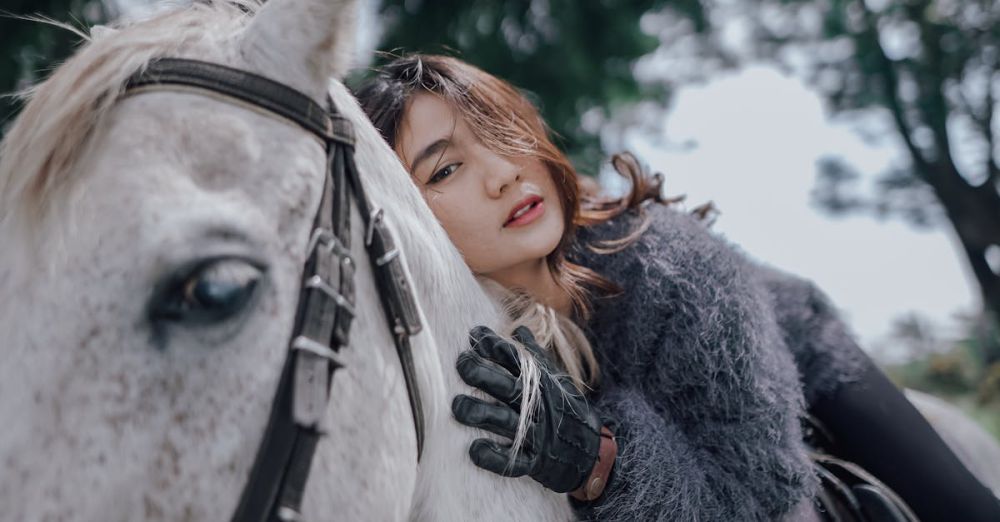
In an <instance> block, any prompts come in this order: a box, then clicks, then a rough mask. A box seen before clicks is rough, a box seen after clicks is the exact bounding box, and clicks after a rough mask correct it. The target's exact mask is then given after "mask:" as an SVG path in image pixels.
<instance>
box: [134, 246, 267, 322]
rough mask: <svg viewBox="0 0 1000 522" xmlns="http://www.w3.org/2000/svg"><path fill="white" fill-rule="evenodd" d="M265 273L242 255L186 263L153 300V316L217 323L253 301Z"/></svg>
mask: <svg viewBox="0 0 1000 522" xmlns="http://www.w3.org/2000/svg"><path fill="white" fill-rule="evenodd" d="M263 276H264V271H263V269H261V268H260V267H259V266H257V265H256V264H254V263H251V262H249V261H247V260H245V259H241V258H232V257H229V258H216V259H210V260H204V261H201V262H199V263H196V264H195V265H194V266H189V267H186V268H184V269H182V270H180V271H178V272H177V273H175V274H174V275H173V276H171V277H170V278H169V279H170V281H169V282H168V283H166V284H165V285H162V290H161V291H160V292H157V295H155V296H154V298H153V301H152V303H151V305H152V306H151V313H150V315H151V317H152V318H153V319H154V320H159V321H169V322H192V323H217V322H221V321H224V320H226V319H229V318H231V317H233V316H235V315H237V314H238V313H239V312H241V311H242V310H243V309H244V308H246V306H247V304H248V303H249V302H250V300H251V298H252V297H253V295H254V291H255V290H256V289H257V286H258V283H260V280H261V279H262V278H263Z"/></svg>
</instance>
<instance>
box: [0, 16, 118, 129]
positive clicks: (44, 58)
mask: <svg viewBox="0 0 1000 522" xmlns="http://www.w3.org/2000/svg"><path fill="white" fill-rule="evenodd" d="M0 14H2V15H3V16H0V94H10V93H13V92H16V91H19V90H21V89H23V88H25V87H28V86H30V85H32V84H34V83H36V82H37V81H39V80H40V79H42V78H44V76H45V74H46V71H48V70H51V69H52V68H53V67H54V65H55V64H57V63H59V62H60V61H62V60H63V59H65V58H66V57H67V56H69V55H70V54H72V52H73V48H74V47H75V45H76V44H77V43H78V42H79V40H80V38H79V36H77V35H75V34H73V33H72V32H70V31H67V30H66V29H63V28H61V27H55V26H53V25H49V24H43V23H39V22H35V21H30V20H24V19H22V18H18V17H24V16H29V15H41V16H46V17H48V18H51V19H53V20H56V21H59V22H64V23H69V24H72V25H77V26H89V25H93V24H96V23H100V22H102V21H104V20H107V19H108V17H109V14H110V13H109V12H108V9H107V8H106V7H105V4H103V3H101V2H100V1H96V0H5V1H4V4H3V7H2V10H0ZM19 108H20V107H19V104H18V102H17V100H15V99H14V98H12V97H9V96H4V97H2V98H0V135H2V133H3V130H4V128H5V127H6V126H7V124H9V122H10V121H11V120H12V119H13V117H14V116H15V115H16V114H17V111H18V109H19Z"/></svg>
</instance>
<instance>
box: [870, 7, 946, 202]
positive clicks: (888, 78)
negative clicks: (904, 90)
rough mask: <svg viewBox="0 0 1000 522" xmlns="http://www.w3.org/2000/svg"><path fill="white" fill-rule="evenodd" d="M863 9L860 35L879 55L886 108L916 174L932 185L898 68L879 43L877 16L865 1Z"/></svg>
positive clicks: (928, 162) (928, 166) (928, 167)
mask: <svg viewBox="0 0 1000 522" xmlns="http://www.w3.org/2000/svg"><path fill="white" fill-rule="evenodd" d="M858 5H860V6H861V9H862V10H863V12H864V20H865V24H866V26H867V27H866V28H865V29H864V31H863V32H862V33H861V34H860V35H859V37H860V38H865V37H867V38H869V39H870V40H871V44H872V47H873V48H874V49H875V51H876V52H877V53H878V59H879V62H880V64H881V67H880V68H879V71H880V72H879V77H880V78H881V80H882V89H883V90H884V91H885V98H886V99H885V101H886V106H888V108H889V112H890V113H891V114H892V119H893V122H894V123H895V125H896V130H897V131H899V135H900V136H901V137H902V138H903V144H904V145H905V146H906V150H907V151H908V152H909V153H910V157H911V158H912V159H913V163H914V166H915V167H916V168H915V169H914V174H915V175H916V176H917V177H918V178H920V179H922V180H923V181H925V182H927V183H931V180H930V177H929V173H930V171H931V164H930V161H928V160H927V158H926V157H925V156H924V154H923V152H921V150H920V148H919V147H917V145H916V144H915V143H914V142H913V138H912V136H911V132H912V129H910V125H909V123H907V122H906V115H905V111H904V109H903V105H902V103H901V102H900V100H899V78H898V77H897V76H896V68H895V64H894V62H893V61H892V60H891V59H890V58H889V56H888V55H887V54H886V53H885V49H884V48H883V47H882V42H880V41H879V34H878V21H877V20H876V19H875V14H874V13H873V12H872V11H871V9H869V8H868V6H867V5H866V3H865V2H864V1H863V0H860V1H859V2H858Z"/></svg>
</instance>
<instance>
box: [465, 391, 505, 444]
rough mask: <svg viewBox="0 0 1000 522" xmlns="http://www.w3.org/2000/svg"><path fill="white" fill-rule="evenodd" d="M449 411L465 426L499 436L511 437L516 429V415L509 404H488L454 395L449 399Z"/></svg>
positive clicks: (473, 398)
mask: <svg viewBox="0 0 1000 522" xmlns="http://www.w3.org/2000/svg"><path fill="white" fill-rule="evenodd" d="M451 413H452V414H453V415H454V416H455V420H457V421H458V422H461V423H462V424H465V425H466V426H471V427H473V428H481V429H484V430H486V431H489V432H491V433H495V434H497V435H500V436H501V437H507V438H509V439H513V438H514V432H515V431H516V430H517V421H518V415H517V413H515V412H514V410H512V409H510V407H509V406H506V405H501V404H490V403H488V402H486V401H484V400H482V399H477V398H475V397H470V396H468V395H456V396H455V399H454V400H452V401H451Z"/></svg>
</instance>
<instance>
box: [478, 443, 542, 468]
mask: <svg viewBox="0 0 1000 522" xmlns="http://www.w3.org/2000/svg"><path fill="white" fill-rule="evenodd" d="M469 457H470V458H471V459H472V462H473V464H475V465H477V466H479V467H480V468H483V469H485V470H487V471H492V472H493V473H496V474H497V475H503V476H504V477H520V476H523V475H527V474H528V473H529V472H530V471H531V459H529V458H528V457H527V456H525V455H524V454H521V453H519V454H517V455H515V456H514V459H513V460H511V453H510V446H501V445H500V444H498V443H497V442H496V441H493V440H489V439H476V440H474V441H472V445H471V446H469Z"/></svg>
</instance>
